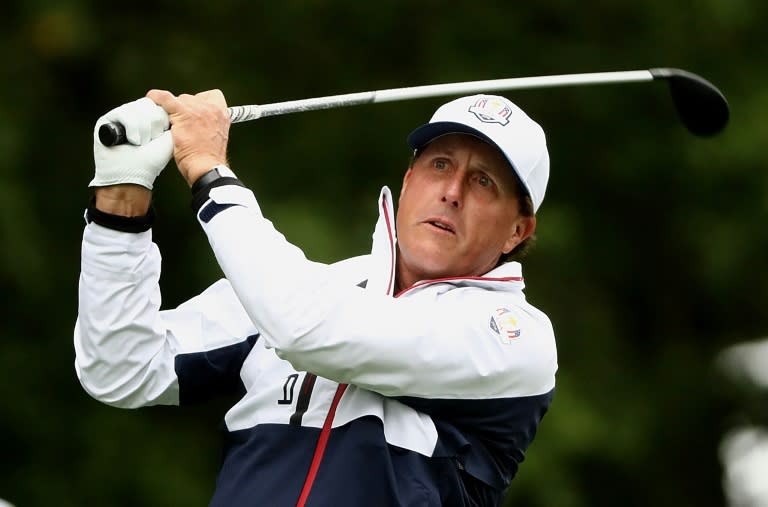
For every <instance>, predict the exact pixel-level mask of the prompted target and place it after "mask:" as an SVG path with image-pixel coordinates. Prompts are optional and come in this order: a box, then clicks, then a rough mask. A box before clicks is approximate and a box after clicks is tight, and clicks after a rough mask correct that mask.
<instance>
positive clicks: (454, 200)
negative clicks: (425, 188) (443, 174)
mask: <svg viewBox="0 0 768 507" xmlns="http://www.w3.org/2000/svg"><path fill="white" fill-rule="evenodd" d="M464 180H465V177H464V171H454V172H453V173H452V174H451V176H450V177H449V178H447V179H446V180H445V187H443V197H442V201H443V202H447V203H448V204H450V205H451V206H453V207H454V208H461V206H462V204H463V203H464V190H465V188H464V187H465V181H464Z"/></svg>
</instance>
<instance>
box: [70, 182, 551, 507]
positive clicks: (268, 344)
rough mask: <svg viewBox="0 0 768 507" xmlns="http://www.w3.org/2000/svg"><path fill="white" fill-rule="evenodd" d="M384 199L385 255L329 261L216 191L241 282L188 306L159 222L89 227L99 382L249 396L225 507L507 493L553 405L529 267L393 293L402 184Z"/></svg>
mask: <svg viewBox="0 0 768 507" xmlns="http://www.w3.org/2000/svg"><path fill="white" fill-rule="evenodd" d="M379 204H380V218H379V221H378V223H377V226H376V229H375V232H374V237H373V248H372V252H371V254H370V255H367V256H362V257H355V258H352V259H348V260H345V261H342V262H339V263H336V264H332V265H325V264H319V263H314V262H310V261H308V260H307V259H306V258H305V256H304V254H303V253H302V252H301V250H300V249H298V248H297V247H295V246H293V245H291V244H290V243H288V242H287V241H286V240H285V238H284V237H283V236H282V235H281V234H280V233H279V232H277V231H276V230H275V229H274V227H273V226H272V224H271V222H269V221H268V220H266V219H265V218H264V217H263V216H262V214H261V211H260V209H259V206H258V204H257V202H256V200H255V198H254V196H253V194H252V193H251V192H250V191H249V190H248V189H246V188H243V187H240V186H235V185H227V186H221V187H216V188H213V189H212V190H211V191H210V195H209V200H208V201H207V202H206V203H204V204H203V205H202V207H201V208H200V210H199V212H198V219H199V221H200V223H201V225H202V227H203V230H204V231H205V233H206V234H207V235H208V238H209V241H210V243H211V246H212V248H213V251H214V253H215V255H216V258H217V260H218V262H219V264H220V266H221V268H222V270H223V271H224V273H225V276H226V278H225V279H222V280H220V281H218V282H216V283H214V284H213V285H212V286H211V287H209V288H208V289H207V290H206V291H204V292H203V293H202V294H200V295H198V296H197V297H194V298H192V299H190V300H189V301H187V302H185V303H184V304H182V305H180V306H179V307H178V308H176V309H172V310H160V307H161V298H160V290H159V286H158V280H159V276H160V254H159V252H158V249H157V247H156V245H155V244H154V243H152V240H151V231H148V232H145V233H138V234H132V233H123V232H117V231H113V230H109V229H106V228H104V227H101V226H99V225H96V224H89V225H87V226H86V228H85V232H84V236H83V250H82V268H81V278H80V303H79V316H78V321H77V324H76V328H75V350H76V362H75V367H76V371H77V374H78V378H79V379H80V381H81V383H82V385H83V387H84V388H85V390H86V391H87V392H88V393H89V394H90V395H92V396H93V397H94V398H96V399H98V400H100V401H102V402H104V403H108V404H111V405H115V406H119V407H125V408H135V407H141V406H146V405H154V404H184V403H188V402H193V401H197V400H199V399H203V398H207V397H209V396H212V395H215V394H217V393H219V392H233V391H234V392H238V393H240V394H242V398H241V399H240V400H239V401H238V402H237V403H236V404H235V405H234V406H233V407H232V408H231V409H230V410H229V411H228V413H227V414H226V416H225V423H226V428H227V430H228V432H229V433H228V435H227V442H226V443H225V445H226V449H227V452H226V458H225V460H224V463H223V465H222V469H221V472H220V474H219V478H218V485H217V491H216V493H215V495H214V498H213V500H212V503H211V505H228V506H238V505H261V503H259V501H258V500H259V499H262V500H263V501H264V502H268V503H267V504H269V505H294V504H295V502H296V499H297V498H298V497H299V495H300V494H302V491H303V492H304V494H305V495H309V496H308V498H309V500H310V503H309V504H310V505H315V504H317V505H360V504H361V503H363V502H365V503H367V504H371V498H373V497H376V498H380V499H381V502H382V503H375V502H374V505H472V503H471V502H476V503H478V504H480V505H484V504H485V503H486V502H489V503H488V504H489V505H490V504H491V503H492V502H494V501H495V502H498V500H499V499H500V498H501V495H502V493H503V489H504V488H505V487H506V486H507V485H508V484H509V481H510V480H511V479H512V477H513V476H514V474H515V472H516V470H517V466H518V464H519V463H520V461H522V459H523V453H524V451H525V449H526V447H527V446H528V445H529V444H530V441H531V440H532V439H533V436H534V434H535V430H536V427H537V426H538V423H539V421H540V419H541V417H542V416H543V414H544V412H545V411H546V409H547V407H548V405H549V402H550V400H551V396H552V393H553V390H554V385H555V372H556V370H557V357H556V348H555V341H554V335H553V331H552V327H551V325H550V322H549V320H548V319H547V317H546V316H545V315H544V314H543V313H542V312H540V311H539V310H537V309H536V308H534V307H533V306H531V305H530V304H528V303H527V302H526V300H525V296H524V294H523V287H524V285H523V280H522V275H521V268H520V265H519V264H518V263H516V262H512V263H507V264H504V265H502V266H499V267H498V268H496V269H494V270H492V271H491V272H489V273H487V274H486V275H485V276H483V277H478V278H452V279H445V280H427V281H422V282H419V283H416V284H415V285H414V286H412V287H410V288H408V289H406V290H404V291H402V292H401V293H400V294H396V295H393V294H392V291H393V287H394V273H395V271H394V266H395V251H396V248H395V245H396V237H395V230H394V225H393V223H394V222H393V220H392V218H393V217H392V210H393V205H392V199H391V196H390V193H389V190H388V189H386V188H385V189H383V190H382V193H381V197H380V200H379ZM308 372H311V373H308ZM347 385H348V386H347ZM324 425H325V426H326V429H325V430H324V431H323V430H322V428H323V426H324ZM318 440H319V441H320V444H318ZM268 449H269V451H268ZM286 449H288V450H287V451H286ZM372 449H373V450H372ZM313 459H314V460H315V461H314V462H313V461H312V460H313ZM276 463H279V464H280V465H279V466H276ZM307 476H311V477H313V478H316V481H315V482H314V484H312V481H311V480H307ZM308 483H309V485H307V484H308ZM302 488H303V489H302ZM312 502H315V503H312Z"/></svg>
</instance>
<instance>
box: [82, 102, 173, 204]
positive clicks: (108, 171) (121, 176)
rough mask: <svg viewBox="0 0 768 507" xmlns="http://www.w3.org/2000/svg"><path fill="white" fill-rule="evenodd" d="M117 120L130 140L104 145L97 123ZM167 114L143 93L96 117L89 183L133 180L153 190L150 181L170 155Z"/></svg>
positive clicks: (99, 185)
mask: <svg viewBox="0 0 768 507" xmlns="http://www.w3.org/2000/svg"><path fill="white" fill-rule="evenodd" d="M107 122H119V123H122V124H123V126H124V127H125V136H126V138H127V139H128V143H130V144H121V145H118V146H111V147H107V146H104V145H103V144H101V142H100V141H99V127H101V126H102V125H103V124H105V123H107ZM169 125H170V123H169V121H168V114H167V113H166V112H165V111H164V110H163V108H162V107H160V106H158V105H157V104H155V103H154V102H152V101H151V100H150V99H148V98H146V97H144V98H141V99H139V100H135V101H133V102H129V103H127V104H123V105H122V106H120V107H117V108H115V109H113V110H112V111H110V112H108V113H107V114H105V115H104V116H102V117H101V118H99V119H98V121H97V122H96V127H95V128H94V130H93V160H94V162H95V163H96V175H95V177H94V178H93V180H91V182H90V183H89V184H88V186H89V187H103V186H107V185H117V184H120V183H135V184H137V185H141V186H143V187H146V188H148V189H150V190H152V184H153V183H154V182H155V178H157V176H158V175H159V174H160V172H161V171H162V170H163V169H164V168H165V166H166V165H168V162H169V161H170V160H171V157H173V139H172V138H171V131H170V130H168V128H169Z"/></svg>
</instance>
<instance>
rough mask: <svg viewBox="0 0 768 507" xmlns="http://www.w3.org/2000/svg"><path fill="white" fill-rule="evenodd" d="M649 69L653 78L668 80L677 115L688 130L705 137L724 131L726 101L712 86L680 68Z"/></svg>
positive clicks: (726, 112)
mask: <svg viewBox="0 0 768 507" xmlns="http://www.w3.org/2000/svg"><path fill="white" fill-rule="evenodd" d="M649 70H650V73H651V75H652V76H653V78H654V79H664V80H665V81H667V82H668V83H669V91H670V93H671V94H672V101H673V102H674V104H675V109H676V110H677V114H678V116H679V117H680V121H682V122H683V125H685V127H686V128H687V129H688V130H689V131H691V132H692V133H693V134H695V135H697V136H702V137H708V136H713V135H715V134H717V133H718V132H720V131H721V130H723V128H724V127H725V125H726V124H727V123H728V118H729V116H730V113H729V109H728V101H727V100H726V99H725V96H723V94H722V93H721V92H720V90H718V89H717V88H716V87H715V85H713V84H712V83H710V82H709V81H707V80H706V79H704V78H702V77H701V76H697V75H696V74H693V73H691V72H687V71H684V70H680V69H671V68H659V69H649Z"/></svg>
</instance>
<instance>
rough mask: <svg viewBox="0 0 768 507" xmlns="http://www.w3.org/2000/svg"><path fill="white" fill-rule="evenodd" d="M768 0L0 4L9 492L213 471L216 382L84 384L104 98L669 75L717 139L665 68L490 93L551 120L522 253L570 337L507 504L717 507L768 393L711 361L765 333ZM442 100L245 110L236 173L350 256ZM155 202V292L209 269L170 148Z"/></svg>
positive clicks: (165, 502)
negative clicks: (84, 305) (113, 393)
mask: <svg viewBox="0 0 768 507" xmlns="http://www.w3.org/2000/svg"><path fill="white" fill-rule="evenodd" d="M766 20H768V3H766V2H765V1H763V0H704V1H699V2H669V1H666V0H648V1H645V2H599V1H595V0H589V1H587V2H565V1H554V2H541V3H533V2H527V3H518V2H501V1H498V2H486V1H481V0H473V1H464V0H456V1H453V2H449V1H443V2H440V1H437V0H421V1H419V2H388V1H381V2H363V1H360V0H338V1H336V2H332V3H331V2H321V1H317V0H303V1H302V0H284V1H282V2H235V1H231V0H219V1H217V2H186V3H180V2H171V1H168V0H163V1H159V2H148V1H135V2H128V3H114V2H96V1H93V0H69V1H52V0H48V1H46V0H35V1H25V2H20V1H16V2H13V1H11V2H10V3H8V2H5V3H4V4H3V6H2V7H0V27H1V28H2V31H0V40H1V41H2V43H0V59H1V61H2V67H3V77H4V79H3V80H2V81H0V89H2V94H1V95H0V97H1V98H0V211H1V212H2V213H1V214H0V235H1V236H0V239H1V240H2V245H3V248H2V263H1V264H0V284H1V287H0V297H1V298H2V305H1V306H0V308H2V310H0V311H2V314H0V317H2V327H1V328H0V400H2V404H1V405H0V498H5V499H7V500H9V501H11V502H12V503H14V504H16V505H17V506H18V507H26V506H50V505H57V506H62V507H63V506H80V505H109V506H134V505H142V506H193V505H206V504H207V501H208V498H209V496H210V494H211V492H212V490H213V487H214V477H215V473H216V470H217V465H218V460H219V452H220V451H219V434H218V432H219V430H220V427H219V424H220V421H221V418H222V416H223V413H224V411H225V410H226V407H227V403H229V402H230V401H231V400H222V401H221V402H215V403H211V404H208V405H204V406H199V407H192V408H188V409H179V408H169V407H160V408H149V409H142V410H137V411H124V410H119V409H115V408H109V407H107V406H105V405H101V404H99V403H98V402H96V401H94V400H92V399H90V398H89V397H88V396H87V395H86V394H85V393H84V392H83V391H82V390H81V389H80V386H79V384H78V382H77V379H76V376H75V373H74V368H73V356H74V353H73V347H72V328H73V325H74V321H75V318H76V313H77V279H78V271H79V245H80V236H81V231H82V225H83V221H82V213H83V209H84V207H85V205H86V203H87V200H88V198H89V196H90V192H89V190H88V189H87V184H88V181H89V180H90V178H91V177H92V172H93V162H92V156H91V136H92V126H93V123H94V122H95V120H96V119H97V118H98V117H99V116H100V115H101V114H103V113H105V112H106V111H108V110H109V109H111V108H112V107H115V106H117V105H119V104H121V103H123V102H126V101H128V100H133V99H135V98H138V97H140V96H142V95H143V94H144V93H145V92H146V91H147V90H148V89H150V88H165V89H170V90H172V91H174V92H177V93H182V92H197V91H201V90H204V89H209V88H221V89H222V90H223V91H224V92H225V94H226V96H227V98H228V100H229V102H230V104H232V105H236V104H250V103H269V102H278V101H283V100H290V99H298V98H306V97H316V96H322V95H331V94H337V93H347V92H354V91H364V90H375V89H383V88H394V87H403V86H415V85H422V84H435V83H443V82H453V81H466V80H480V79H495V78H504V77H518V76H532V75H545V74H563V73H576V72H595V71H617V70H635V69H645V68H650V67H680V68H684V69H687V70H689V71H692V72H695V73H698V74H700V75H702V76H704V77H706V78H707V79H709V80H710V81H712V82H713V83H715V84H716V85H717V86H718V87H719V88H720V89H721V90H722V91H723V93H724V94H725V95H726V96H727V97H728V99H729V102H730V105H731V114H732V118H731V123H730V125H729V127H728V128H727V129H726V131H725V132H724V133H723V134H721V135H719V136H717V137H714V138H711V139H700V138H696V137H694V136H692V135H691V134H689V133H688V132H687V131H686V130H685V129H684V128H683V127H682V126H681V125H680V124H679V123H678V121H677V118H676V115H675V112H674V109H673V106H672V103H671V100H670V98H669V95H668V93H667V90H666V86H665V85H664V84H663V83H644V84H622V85H604V86H600V87H597V86H592V87H583V88H567V89H565V88H564V89H550V90H528V91H517V92H510V93H507V94H506V95H507V96H508V97H509V98H511V99H512V100H514V101H515V102H517V103H518V104H519V105H520V106H522V107H523V108H524V109H525V110H527V111H528V112H529V114H530V115H531V116H533V117H534V118H535V119H537V120H538V121H539V122H540V123H541V124H542V125H543V126H544V128H545V130H546V132H547V134H548V142H549V146H550V153H551V159H552V170H551V179H550V185H549V189H548V193H547V197H546V199H545V201H544V204H543V206H542V208H541V210H540V212H539V228H538V243H537V246H536V248H535V249H534V250H533V252H532V254H531V255H530V257H529V259H528V260H527V261H526V262H525V265H524V272H525V275H526V281H527V285H528V295H529V299H530V300H531V301H532V302H533V303H534V304H536V305H537V306H539V307H540V308H541V309H543V310H544V311H545V312H547V313H548V314H549V315H550V317H551V319H552V321H553V323H554V327H555V330H556V333H557V335H558V339H559V342H558V343H559V355H560V370H559V373H558V382H559V384H558V385H559V387H558V391H557V395H556V398H555V401H554V404H553V406H552V408H551V411H550V413H549V414H548V415H547V417H546V418H545V419H544V421H543V423H542V426H541V428H540V432H539V435H538V437H537V439H536V441H535V442H534V443H533V445H532V447H531V448H530V452H529V456H528V459H527V460H526V462H525V463H524V465H523V466H522V468H521V471H520V473H519V475H518V477H517V478H516V480H515V481H514V482H513V485H512V488H511V490H510V492H509V495H508V501H507V504H506V505H516V506H520V505H525V506H534V507H538V506H562V507H586V506H616V505H632V506H634V505H637V506H646V505H662V506H684V505H696V506H720V505H724V504H725V498H724V492H723V488H722V486H721V477H722V473H723V467H722V464H721V463H720V461H719V458H718V446H719V442H720V440H721V438H722V435H723V434H724V433H725V432H727V431H728V430H729V429H731V428H733V427H736V426H738V425H740V424H743V423H745V422H749V423H752V424H758V425H759V424H764V423H765V421H766V419H767V418H766V417H765V414H766V412H768V411H766V410H765V408H764V407H763V409H762V410H761V409H760V407H759V406H758V403H768V402H767V401H766V400H765V398H761V397H759V396H758V397H755V396H754V395H752V394H745V393H744V391H743V390H742V389H740V388H739V387H738V386H736V385H734V384H733V382H730V381H729V380H728V379H727V378H726V377H724V376H723V375H722V373H721V372H720V370H719V369H718V368H717V367H716V362H715V358H716V356H717V354H718V353H719V352H720V351H721V350H722V349H723V348H724V347H727V346H729V345H732V344H735V343H738V342H741V341H743V340H751V339H755V338H759V337H762V336H765V335H768V312H766V301H768V258H767V257H766V255H765V251H766V247H768V234H767V233H766V228H765V223H766V218H768V172H767V171H766V155H765V147H766V144H767V143H768V126H767V125H766V122H765V120H764V116H765V114H766V113H768V86H766V83H767V81H766V78H767V77H768V66H766V56H768V43H766V40H765V35H764V25H765V21H766ZM445 100H448V98H436V99H424V100H418V101H408V102H399V103H391V104H379V105H370V106H357V107H353V108H347V109H338V110H329V111H320V112H312V113H303V114H299V115H287V116H282V117H273V118H266V119H263V120H259V121H255V122H250V123H246V124H239V125H236V126H234V127H233V128H232V131H231V144H230V161H231V165H232V166H233V168H234V169H235V170H236V171H237V172H238V174H239V176H240V177H241V179H243V180H244V181H245V182H246V183H247V184H248V185H249V186H250V187H252V188H253V189H254V190H255V192H256V194H257V197H259V199H260V201H261V203H262V207H263V209H264V211H265V213H266V214H267V215H268V216H269V217H270V218H272V219H273V220H274V222H275V223H276V224H277V226H278V228H280V229H281V230H282V231H283V232H284V233H285V234H286V235H287V236H288V238H289V239H290V240H292V241H294V242H295V243H297V244H298V245H300V246H301V247H302V248H304V250H305V251H306V252H307V254H308V255H309V256H310V257H311V258H314V259H316V260H321V261H333V260H336V259H339V258H341V257H344V256H349V255H355V254H359V253H363V252H365V251H366V250H367V249H368V247H369V244H370V235H371V232H372V225H373V221H374V220H375V216H376V205H375V199H376V196H377V193H378V189H379V187H380V186H381V185H382V184H388V185H390V186H392V187H393V189H395V190H397V189H398V188H399V184H400V179H401V177H402V174H403V172H404V170H405V167H406V163H407V159H408V155H409V154H408V150H407V147H406V144H405V136H406V135H407V133H408V132H409V131H410V130H411V129H412V128H413V127H415V126H417V125H418V124H420V123H422V122H424V121H426V120H427V119H428V118H429V116H430V115H431V113H432V111H433V110H434V109H435V108H436V107H437V106H438V105H439V104H441V103H443V102H444V101H445ZM155 203H156V208H157V211H158V213H159V221H158V223H157V226H156V227H155V239H156V241H157V243H158V244H159V245H160V248H161V251H162V252H163V256H164V266H163V269H164V271H163V277H162V281H161V283H162V286H163V290H164V297H165V299H164V306H166V307H170V306H174V305H177V304H179V303H180V302H181V301H183V300H185V299H186V298H188V297H190V296H192V295H194V294H196V293H197V292H198V291H200V290H202V289H203V288H204V287H206V286H207V285H208V284H209V283H211V282H212V281H213V280H215V279H216V278H217V277H219V276H220V273H219V270H218V267H217V265H216V264H215V261H214V259H213V257H212V255H211V253H210V250H209V248H208V246H207V242H206V240H205V238H204V236H203V234H202V232H201V231H200V230H199V227H198V226H197V225H196V222H195V220H194V219H193V216H192V215H191V213H190V211H189V206H188V204H189V195H188V190H187V188H186V186H185V185H184V183H183V182H182V180H181V178H180V176H179V175H178V174H177V172H176V170H175V166H173V164H171V165H170V166H169V168H168V169H167V170H166V171H165V172H164V173H163V174H162V175H161V176H160V178H159V179H158V181H157V183H156V192H155ZM755 400H757V402H756V401H755ZM765 477H768V470H766V474H765ZM767 480H768V479H767Z"/></svg>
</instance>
